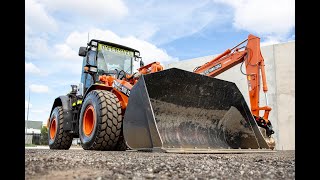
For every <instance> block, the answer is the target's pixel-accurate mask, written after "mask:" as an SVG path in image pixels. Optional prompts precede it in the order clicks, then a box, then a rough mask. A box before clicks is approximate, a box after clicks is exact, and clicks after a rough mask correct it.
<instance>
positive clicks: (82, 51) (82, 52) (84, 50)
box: [79, 47, 87, 57]
mask: <svg viewBox="0 0 320 180" xmlns="http://www.w3.org/2000/svg"><path fill="white" fill-rule="evenodd" d="M86 55H87V48H86V47H80V48H79V56H82V57H85V56H86Z"/></svg>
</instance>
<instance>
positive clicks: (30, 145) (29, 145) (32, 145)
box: [24, 144, 37, 147]
mask: <svg viewBox="0 0 320 180" xmlns="http://www.w3.org/2000/svg"><path fill="white" fill-rule="evenodd" d="M36 146H37V145H35V144H25V145H24V147H36Z"/></svg>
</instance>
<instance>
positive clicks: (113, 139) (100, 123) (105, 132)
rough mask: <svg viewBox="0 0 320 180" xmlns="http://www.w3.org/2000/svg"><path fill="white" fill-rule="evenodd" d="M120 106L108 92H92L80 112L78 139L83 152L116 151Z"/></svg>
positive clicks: (119, 127) (120, 121)
mask: <svg viewBox="0 0 320 180" xmlns="http://www.w3.org/2000/svg"><path fill="white" fill-rule="evenodd" d="M122 119H123V118H122V115H121V105H120V102H119V99H118V98H117V96H116V95H115V94H113V93H111V92H109V91H104V90H93V91H91V92H89V93H88V95H87V97H86V98H85V100H84V102H83V104H82V107H81V112H80V121H79V137H80V140H81V142H82V143H81V145H82V148H83V149H85V150H109V151H110V150H116V145H117V144H118V140H119V137H120V133H121V126H122Z"/></svg>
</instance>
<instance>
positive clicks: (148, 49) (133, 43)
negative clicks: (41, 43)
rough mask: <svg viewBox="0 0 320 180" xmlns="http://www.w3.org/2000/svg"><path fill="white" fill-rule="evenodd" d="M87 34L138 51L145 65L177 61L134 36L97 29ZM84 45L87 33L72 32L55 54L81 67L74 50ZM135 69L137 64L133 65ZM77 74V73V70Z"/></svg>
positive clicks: (91, 37)
mask: <svg viewBox="0 0 320 180" xmlns="http://www.w3.org/2000/svg"><path fill="white" fill-rule="evenodd" d="M89 32H90V39H100V40H104V41H109V42H113V43H117V44H121V45H124V46H127V47H131V48H133V49H137V50H139V51H140V54H141V56H142V58H143V61H144V62H145V64H148V63H150V62H153V61H159V62H161V63H162V64H167V63H169V62H174V61H177V60H178V59H177V58H174V57H172V56H170V55H168V54H167V52H166V51H165V50H163V49H160V48H158V47H157V46H155V45H153V44H151V43H149V42H147V41H144V40H140V39H137V38H136V37H134V36H127V37H120V36H119V35H117V34H115V33H114V32H112V31H110V30H101V29H97V28H95V29H90V30H89ZM86 43H87V32H73V33H71V34H70V35H69V36H68V37H67V39H66V41H65V43H64V44H59V45H56V47H57V50H59V49H60V51H57V54H60V55H64V57H65V58H66V59H73V57H74V58H77V60H78V63H77V65H81V64H82V61H80V60H79V56H78V54H77V53H76V52H75V49H77V50H78V49H79V47H80V46H85V45H86ZM75 63H76V61H74V62H73V66H74V65H75ZM135 68H137V63H135ZM77 72H79V70H78V69H77Z"/></svg>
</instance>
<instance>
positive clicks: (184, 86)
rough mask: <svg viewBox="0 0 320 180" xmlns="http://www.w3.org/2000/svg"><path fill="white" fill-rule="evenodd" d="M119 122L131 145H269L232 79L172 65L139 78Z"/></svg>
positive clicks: (197, 148)
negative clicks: (218, 77)
mask: <svg viewBox="0 0 320 180" xmlns="http://www.w3.org/2000/svg"><path fill="white" fill-rule="evenodd" d="M123 123H124V124H123V132H124V137H125V140H126V143H127V145H128V146H129V147H130V148H131V149H135V150H153V151H155V150H161V151H165V152H191V153H196V152H200V153H210V152H213V153H214V152H227V153H228V152H235V151H234V150H235V149H240V148H241V149H246V150H247V151H252V150H250V149H264V150H268V149H269V146H268V144H267V143H266V141H265V140H264V138H263V136H262V134H261V132H260V130H259V128H258V125H257V124H256V122H255V120H254V118H253V116H252V114H251V112H250V110H249V107H248V105H247V104H246V102H245V100H244V98H243V95H242V94H241V92H240V91H239V89H238V88H237V86H236V85H235V84H234V83H232V82H228V81H224V80H220V79H216V78H211V77H207V76H203V75H200V74H195V73H192V72H188V71H184V70H181V69H176V68H171V69H167V70H164V71H160V72H157V73H152V74H148V75H144V76H142V77H141V78H140V79H139V82H138V83H137V84H136V85H135V86H134V87H133V88H132V90H131V93H130V97H129V103H128V106H127V109H126V112H125V116H124V121H123Z"/></svg>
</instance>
